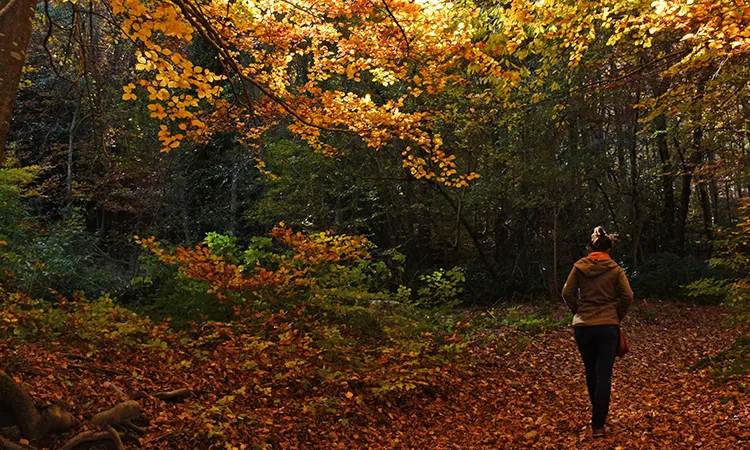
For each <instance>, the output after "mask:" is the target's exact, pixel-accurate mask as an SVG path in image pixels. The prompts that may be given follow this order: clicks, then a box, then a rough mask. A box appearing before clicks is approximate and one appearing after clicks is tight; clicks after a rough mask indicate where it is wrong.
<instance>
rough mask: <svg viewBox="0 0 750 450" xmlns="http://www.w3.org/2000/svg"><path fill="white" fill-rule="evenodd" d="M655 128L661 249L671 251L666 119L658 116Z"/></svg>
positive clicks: (671, 195) (670, 177) (671, 184)
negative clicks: (659, 166) (659, 170)
mask: <svg viewBox="0 0 750 450" xmlns="http://www.w3.org/2000/svg"><path fill="white" fill-rule="evenodd" d="M654 127H655V128H656V148H657V150H658V152H659V159H661V194H662V221H663V230H662V239H663V240H664V241H663V242H662V247H663V248H664V249H666V250H671V248H672V243H673V242H674V213H675V201H674V175H673V173H672V171H673V169H672V161H671V158H670V156H669V145H668V141H667V117H666V116H665V115H660V116H658V117H657V118H656V119H655V120H654Z"/></svg>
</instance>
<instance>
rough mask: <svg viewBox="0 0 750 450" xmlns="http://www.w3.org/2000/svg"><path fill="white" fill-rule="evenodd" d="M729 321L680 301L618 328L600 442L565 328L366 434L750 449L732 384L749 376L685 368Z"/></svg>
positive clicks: (743, 399) (506, 443)
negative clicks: (622, 339)
mask: <svg viewBox="0 0 750 450" xmlns="http://www.w3.org/2000/svg"><path fill="white" fill-rule="evenodd" d="M725 318H726V310H725V309H723V308H720V307H695V306H692V307H691V306H678V305H667V306H649V307H647V308H644V309H642V310H640V311H636V312H635V313H634V314H633V317H632V318H631V319H630V320H629V322H627V323H626V325H625V326H624V329H625V330H626V332H627V333H628V337H629V339H630V342H631V348H632V353H631V354H629V355H628V356H626V357H625V358H624V359H622V360H619V359H618V361H617V362H616V364H615V375H614V381H613V396H612V404H611V408H610V418H609V423H610V424H611V425H612V426H613V428H614V430H613V432H612V433H611V434H610V435H609V436H608V437H607V438H605V439H601V440H596V441H594V440H592V439H591V437H590V429H589V427H588V423H589V418H590V413H591V410H590V407H589V406H588V398H587V395H586V388H585V382H584V376H583V367H582V363H581V361H580V358H579V355H578V353H577V350H576V348H575V343H574V342H573V340H572V332H571V330H570V329H563V330H556V331H551V332H548V333H546V334H544V335H541V336H538V337H536V338H532V339H531V341H530V343H529V344H528V347H527V348H526V349H525V350H524V351H523V352H521V353H520V354H519V355H513V354H511V356H513V357H512V358H510V357H505V358H503V357H502V356H501V357H499V358H498V361H499V364H498V365H496V366H495V367H484V368H482V369H481V370H480V372H479V373H476V374H473V375H471V378H469V379H467V380H466V381H467V382H466V383H464V384H463V385H462V387H461V388H460V389H458V390H457V391H456V392H454V393H452V394H451V396H450V398H438V399H436V400H435V401H433V402H428V403H427V404H424V405H421V406H422V407H421V408H417V409H418V410H414V411H412V412H411V413H406V414H404V416H403V417H395V418H394V419H395V420H393V421H392V422H391V425H393V424H401V425H397V426H396V427H393V428H390V429H388V430H387V431H386V430H383V429H380V430H379V431H380V432H381V433H384V435H383V434H381V435H380V436H378V437H375V436H373V435H370V436H368V437H369V438H374V439H373V440H375V441H380V442H381V443H383V442H389V443H390V445H391V447H404V448H429V449H438V448H462V449H468V448H495V449H523V448H549V449H567V448H570V449H683V448H685V449H690V448H701V449H750V393H748V392H747V391H746V392H745V393H744V394H743V393H741V392H739V390H738V389H742V385H744V386H745V387H746V388H750V377H747V376H746V377H744V378H743V379H741V380H735V381H734V382H730V383H724V384H718V383H716V382H715V381H714V378H712V377H711V374H710V373H709V372H708V370H705V369H704V370H691V369H690V368H691V367H692V366H693V365H694V364H695V363H696V362H698V361H699V360H701V359H702V358H704V357H706V356H713V355H716V354H718V353H719V352H721V351H722V350H723V349H725V348H726V347H727V346H728V345H729V344H730V343H731V342H732V341H733V340H734V339H735V338H736V336H737V335H738V334H737V330H733V329H726V328H724V327H722V325H721V324H722V322H723V320H724V319H725ZM372 431H373V432H377V430H372ZM367 440H370V439H367ZM371 442H372V441H371ZM373 444H374V443H373ZM380 445H381V444H374V445H372V448H376V447H380Z"/></svg>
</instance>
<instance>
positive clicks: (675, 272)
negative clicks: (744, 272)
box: [629, 253, 719, 298]
mask: <svg viewBox="0 0 750 450" xmlns="http://www.w3.org/2000/svg"><path fill="white" fill-rule="evenodd" d="M718 272H719V271H717V270H716V269H715V268H712V267H710V266H709V265H708V264H707V263H705V262H703V261H701V260H699V259H697V258H695V257H693V256H678V255H675V254H674V253H657V254H654V255H651V256H650V257H649V259H648V260H647V261H646V262H645V263H644V264H643V265H641V266H640V267H638V269H636V270H633V271H632V272H631V273H630V274H629V278H630V283H631V285H632V287H633V290H634V291H635V292H636V294H637V295H638V296H639V297H651V298H653V297H656V298H677V297H682V296H685V295H687V293H688V290H687V289H686V288H685V286H687V285H689V284H690V283H692V282H694V281H696V280H698V279H701V278H706V277H711V276H714V275H717V274H718Z"/></svg>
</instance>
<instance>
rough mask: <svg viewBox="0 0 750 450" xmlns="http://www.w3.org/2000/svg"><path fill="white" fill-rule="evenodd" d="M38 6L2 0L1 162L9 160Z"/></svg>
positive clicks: (31, 2)
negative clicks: (20, 83) (13, 116)
mask: <svg viewBox="0 0 750 450" xmlns="http://www.w3.org/2000/svg"><path fill="white" fill-rule="evenodd" d="M35 6H36V0H0V163H2V162H3V161H4V160H5V141H6V140H7V138H8V130H9V129H10V118H11V114H12V113H13V104H14V103H15V99H16V91H17V90H18V81H19V80H20V79H21V70H22V69H23V64H24V62H25V61H26V48H27V47H28V45H29V38H30V37H31V29H32V23H33V22H32V19H33V18H34V11H35Z"/></svg>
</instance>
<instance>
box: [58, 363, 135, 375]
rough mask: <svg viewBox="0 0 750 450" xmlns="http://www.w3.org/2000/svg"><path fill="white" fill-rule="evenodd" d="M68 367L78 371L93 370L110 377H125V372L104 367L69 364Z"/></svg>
mask: <svg viewBox="0 0 750 450" xmlns="http://www.w3.org/2000/svg"><path fill="white" fill-rule="evenodd" d="M68 367H70V368H71V369H77V370H93V371H97V372H102V373H106V374H109V375H125V373H124V372H120V371H119V370H114V369H105V368H104V367H96V366H84V365H81V364H68Z"/></svg>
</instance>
